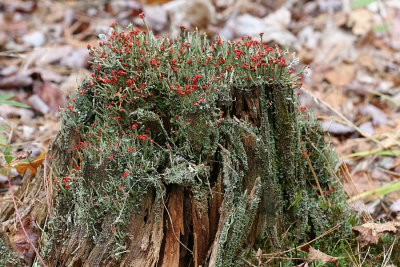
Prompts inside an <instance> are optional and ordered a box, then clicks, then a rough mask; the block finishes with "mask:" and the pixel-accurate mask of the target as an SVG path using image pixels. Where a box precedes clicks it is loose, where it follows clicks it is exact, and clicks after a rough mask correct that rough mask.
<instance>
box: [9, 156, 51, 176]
mask: <svg viewBox="0 0 400 267" xmlns="http://www.w3.org/2000/svg"><path fill="white" fill-rule="evenodd" d="M45 156H46V152H43V153H42V154H40V155H39V156H37V157H36V158H35V159H34V160H33V161H28V162H20V161H21V158H18V159H17V160H14V161H13V162H11V163H10V167H11V168H15V169H16V170H17V172H18V173H20V174H22V175H24V174H25V172H26V170H28V169H29V170H31V173H32V174H31V177H33V176H34V175H35V174H36V171H37V168H38V167H39V166H40V165H41V164H42V163H43V161H44V158H45Z"/></svg>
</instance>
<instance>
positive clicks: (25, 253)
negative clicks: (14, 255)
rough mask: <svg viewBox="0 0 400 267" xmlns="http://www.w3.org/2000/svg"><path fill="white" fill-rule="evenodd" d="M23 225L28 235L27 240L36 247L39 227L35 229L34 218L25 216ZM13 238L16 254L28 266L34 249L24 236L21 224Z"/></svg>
mask: <svg viewBox="0 0 400 267" xmlns="http://www.w3.org/2000/svg"><path fill="white" fill-rule="evenodd" d="M23 226H24V228H25V231H26V233H27V235H28V237H29V240H30V241H31V242H32V244H33V245H34V246H35V247H36V246H37V243H38V239H39V229H37V227H36V225H35V220H32V219H31V218H26V219H25V220H24V221H23ZM13 240H14V243H15V246H16V248H17V252H18V256H19V257H20V258H21V259H23V260H24V261H25V263H26V264H27V265H29V266H30V265H31V264H32V260H33V257H34V256H35V251H34V249H33V248H32V246H31V245H30V244H29V241H28V239H27V238H26V236H25V233H24V230H23V229H22V227H21V226H20V228H19V229H18V231H17V232H16V233H15V235H14V237H13Z"/></svg>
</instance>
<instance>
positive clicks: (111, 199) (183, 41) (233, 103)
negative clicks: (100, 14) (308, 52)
mask: <svg viewBox="0 0 400 267" xmlns="http://www.w3.org/2000/svg"><path fill="white" fill-rule="evenodd" d="M111 27H112V31H111V33H110V34H109V35H108V36H102V39H101V40H100V41H99V43H98V46H97V47H90V46H89V47H88V48H89V50H90V55H91V56H93V59H92V60H91V61H89V62H88V64H89V65H90V68H92V69H93V74H92V76H91V77H90V78H89V79H87V80H86V81H84V82H83V84H82V85H80V86H79V88H78V90H77V91H76V93H75V95H74V96H72V97H71V101H70V102H69V104H68V105H67V106H66V107H65V108H64V109H62V110H61V113H62V129H61V132H60V138H59V139H58V141H57V142H58V147H59V148H60V149H61V150H63V149H64V150H65V151H68V153H67V152H66V154H65V155H69V156H71V155H74V157H75V159H76V162H75V163H74V164H72V165H71V166H69V169H65V168H62V167H60V166H61V165H62V164H65V160H67V158H66V156H65V155H64V156H62V155H61V156H60V155H59V156H58V157H55V161H54V163H53V164H54V168H53V172H55V173H56V174H57V175H56V177H55V179H54V184H55V186H56V188H57V190H58V206H57V208H56V209H57V214H58V215H59V216H61V217H60V218H63V219H64V220H65V221H69V222H71V223H72V224H75V225H84V226H85V230H86V231H87V234H88V235H90V236H91V237H92V238H93V241H94V242H97V241H99V240H101V238H103V235H104V233H108V234H110V235H114V236H115V240H116V243H118V246H117V247H116V250H123V248H124V245H123V240H124V238H125V236H124V229H125V227H126V224H127V222H128V219H129V217H130V215H131V214H132V213H134V212H135V211H136V210H137V209H138V208H139V206H140V198H141V196H143V195H144V194H146V193H147V192H148V191H149V189H152V190H156V192H157V196H156V198H157V199H161V198H162V196H164V195H165V194H166V189H165V188H166V186H168V185H171V184H174V185H181V186H183V187H185V188H190V189H191V191H192V192H193V194H194V197H195V198H196V197H199V198H200V197H201V196H200V194H199V195H196V192H208V189H209V188H210V187H211V186H213V183H215V180H216V177H217V176H218V173H222V184H223V187H224V196H225V198H224V199H225V200H226V201H225V204H226V207H229V208H230V211H229V215H228V217H227V221H226V223H225V225H224V227H223V230H222V232H221V235H220V238H219V252H218V257H217V265H218V266H231V264H238V262H237V260H239V259H238V258H237V256H238V255H239V254H240V255H241V253H242V252H244V251H246V250H245V249H246V246H247V245H248V243H247V242H246V239H247V237H248V234H249V232H250V230H251V228H252V227H254V225H255V218H256V217H257V218H259V219H258V222H257V224H258V227H257V228H258V230H257V231H258V232H259V235H258V237H257V244H258V245H259V246H260V245H262V246H263V248H264V249H277V248H280V247H282V246H283V245H285V244H288V245H291V244H292V243H293V242H301V241H305V240H307V239H308V238H312V237H316V236H318V235H320V234H321V233H323V232H324V231H326V230H327V229H328V228H329V227H331V226H333V225H334V224H335V223H337V222H338V221H339V220H340V219H341V218H339V217H340V216H342V215H343V212H344V210H345V208H344V205H343V193H342V192H341V191H340V190H336V185H337V182H335V180H334V178H333V175H332V174H336V172H337V170H336V169H335V166H334V164H335V158H334V155H333V154H332V151H331V149H330V148H329V147H328V146H326V144H325V141H324V140H323V134H322V132H321V130H320V128H319V126H318V124H317V123H316V122H315V120H314V119H313V118H312V117H311V116H310V114H309V113H308V112H306V111H305V108H304V107H300V106H299V104H298V103H297V100H296V95H297V93H299V88H300V87H301V80H302V76H301V75H299V74H298V73H297V74H296V73H294V69H293V67H294V66H293V64H294V63H295V62H296V61H297V59H296V58H295V57H294V56H293V57H292V58H291V59H289V58H290V56H289V54H288V52H287V51H283V50H281V49H280V48H279V47H275V48H274V47H268V46H267V45H265V44H262V35H263V34H260V38H261V40H260V41H256V40H252V39H251V38H250V37H243V38H242V40H241V41H237V42H233V41H225V40H222V39H221V38H220V37H217V38H216V41H215V42H213V43H209V42H208V41H207V39H206V37H205V36H202V35H201V34H199V33H197V32H195V33H188V32H186V30H185V28H184V27H181V34H180V35H178V36H176V37H158V36H154V35H153V33H152V32H151V31H149V30H147V31H141V30H139V29H135V28H133V26H128V28H127V29H126V30H125V31H121V30H120V29H119V27H118V25H116V24H113V25H111ZM239 100H240V101H244V102H246V103H243V104H242V105H241V107H242V110H238V109H239V108H238V107H239V106H240V105H239V103H238V102H237V101H239ZM252 101H253V102H252ZM253 104H254V105H253ZM71 136H75V137H76V138H75V140H77V142H76V144H75V145H74V147H73V148H72V149H71V148H70V147H69V145H70V144H71V143H70V140H71ZM307 158H308V159H309V160H310V162H308V160H306V159H307ZM311 166H312V167H311ZM311 168H312V169H313V171H312V170H311ZM313 172H314V173H315V174H316V176H315V175H314V173H313ZM216 174H217V175H216ZM258 177H260V179H261V182H260V184H259V185H257V186H256V188H255V191H254V195H253V197H252V198H251V199H249V198H248V195H249V192H250V191H251V190H252V188H253V185H254V181H255V180H256V179H257V178H258ZM315 177H318V180H319V184H320V188H317V185H316V179H315ZM319 189H321V190H323V191H324V194H325V196H324V197H322V196H321V195H320V190H319ZM334 191H338V193H335V195H333V192H334ZM327 192H328V193H327ZM210 198H211V195H209V196H208V199H210ZM62 203H64V204H62ZM65 203H68V207H67V206H65ZM226 207H225V208H226ZM205 210H207V208H206V209H205ZM257 214H258V215H257ZM63 216H64V217H63ZM260 218H261V219H260ZM289 228H290V231H288V232H286V230H287V229H289ZM283 233H285V234H283ZM335 240H337V239H335ZM266 244H268V245H266ZM243 255H244V254H243Z"/></svg>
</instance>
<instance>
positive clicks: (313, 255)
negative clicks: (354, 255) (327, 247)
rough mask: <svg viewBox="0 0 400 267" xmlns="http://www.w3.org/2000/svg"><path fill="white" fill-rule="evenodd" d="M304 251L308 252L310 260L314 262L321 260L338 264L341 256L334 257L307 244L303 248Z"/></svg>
mask: <svg viewBox="0 0 400 267" xmlns="http://www.w3.org/2000/svg"><path fill="white" fill-rule="evenodd" d="M301 250H302V251H304V252H307V253H308V261H310V262H313V261H320V262H322V263H324V264H325V263H334V264H338V262H339V258H337V257H332V256H330V255H328V254H325V253H323V252H321V251H319V250H318V249H315V248H313V247H312V246H310V245H306V246H304V247H302V248H301Z"/></svg>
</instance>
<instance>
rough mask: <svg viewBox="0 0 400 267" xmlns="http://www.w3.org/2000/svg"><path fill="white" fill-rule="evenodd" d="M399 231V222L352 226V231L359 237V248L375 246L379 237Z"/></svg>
mask: <svg viewBox="0 0 400 267" xmlns="http://www.w3.org/2000/svg"><path fill="white" fill-rule="evenodd" d="M397 229H400V222H387V223H383V224H379V223H365V224H363V225H359V226H354V227H353V231H354V233H355V234H356V235H357V236H358V237H359V240H360V245H361V247H365V246H367V245H369V244H371V243H372V244H377V243H378V241H379V238H380V237H381V235H383V234H384V233H387V232H396V230H397Z"/></svg>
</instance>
